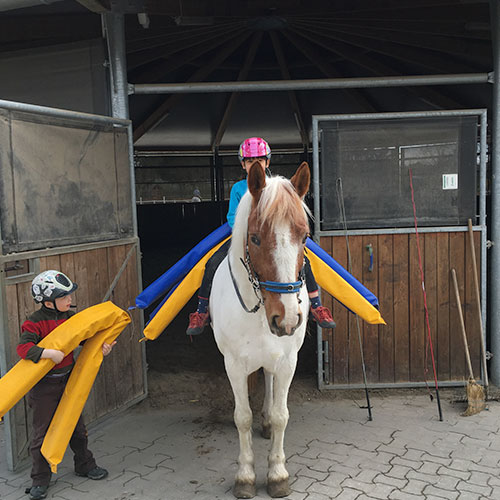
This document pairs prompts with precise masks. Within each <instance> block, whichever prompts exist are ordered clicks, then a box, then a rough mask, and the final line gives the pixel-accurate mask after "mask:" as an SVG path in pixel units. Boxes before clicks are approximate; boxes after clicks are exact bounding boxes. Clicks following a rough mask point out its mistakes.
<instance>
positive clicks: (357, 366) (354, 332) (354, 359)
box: [349, 236, 365, 384]
mask: <svg viewBox="0 0 500 500" xmlns="http://www.w3.org/2000/svg"><path fill="white" fill-rule="evenodd" d="M349 248H350V253H351V266H352V267H351V269H352V272H351V274H352V275H353V276H354V277H355V278H357V279H358V280H360V281H362V277H363V238H362V236H350V237H349ZM363 327H364V325H363V321H362V320H360V319H359V318H358V317H357V316H356V315H355V314H353V313H351V312H349V382H350V383H351V384H358V383H362V382H363V371H362V365H361V355H360V345H359V344H360V340H361V344H362V345H361V348H362V349H363V352H364V351H365V348H364V345H363V344H364V340H363V334H364V331H363V330H364V328H363Z"/></svg>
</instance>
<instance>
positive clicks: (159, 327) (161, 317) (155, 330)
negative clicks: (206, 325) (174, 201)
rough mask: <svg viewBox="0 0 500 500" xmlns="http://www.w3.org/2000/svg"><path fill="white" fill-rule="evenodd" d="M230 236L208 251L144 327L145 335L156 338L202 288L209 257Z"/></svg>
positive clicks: (151, 338)
mask: <svg viewBox="0 0 500 500" xmlns="http://www.w3.org/2000/svg"><path fill="white" fill-rule="evenodd" d="M230 237H231V236H228V237H227V238H226V239H225V240H223V241H221V242H220V243H219V244H217V245H215V246H214V247H213V248H212V249H211V250H210V251H209V252H207V253H206V254H205V255H204V256H203V257H202V258H201V259H200V260H199V261H198V262H197V264H196V265H195V266H194V267H193V269H191V271H189V273H188V274H187V275H186V277H185V278H184V279H183V280H182V281H181V283H180V284H179V286H178V287H177V288H176V289H175V290H174V291H173V292H172V295H171V296H170V297H169V298H168V300H167V301H166V302H165V303H164V304H163V306H162V307H161V308H160V310H159V311H158V312H157V313H156V314H155V316H154V317H153V318H152V319H151V321H150V322H149V323H148V324H147V325H146V328H144V336H145V337H146V338H147V339H148V340H155V339H156V338H157V337H158V336H159V335H160V334H161V332H163V330H165V328H166V327H167V326H168V325H169V324H170V322H171V321H172V320H173V319H174V318H175V317H176V316H177V313H178V312H179V311H180V310H181V309H182V308H183V307H184V306H185V305H186V303H187V301H188V300H189V299H190V298H191V297H192V296H193V294H194V293H195V292H196V290H198V288H200V285H201V281H202V280H203V273H204V272H205V265H206V263H207V261H208V259H209V258H210V257H212V255H213V254H214V253H215V252H216V251H217V250H218V249H219V248H220V247H221V246H222V245H224V243H225V242H226V241H227V240H228V239H229V238H230Z"/></svg>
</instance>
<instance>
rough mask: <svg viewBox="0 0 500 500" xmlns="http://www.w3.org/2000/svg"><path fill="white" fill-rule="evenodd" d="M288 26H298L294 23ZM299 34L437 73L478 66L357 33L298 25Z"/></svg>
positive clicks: (470, 69) (473, 69)
mask: <svg viewBox="0 0 500 500" xmlns="http://www.w3.org/2000/svg"><path fill="white" fill-rule="evenodd" d="M290 28H298V27H296V26H295V25H293V26H291V27H290ZM297 32H298V33H300V35H301V36H303V37H306V38H310V37H314V43H317V44H318V45H321V46H323V47H324V48H326V49H327V50H329V47H330V43H331V42H327V41H322V42H321V41H320V40H319V38H318V35H319V36H323V37H325V38H328V39H330V40H332V39H333V40H337V41H338V42H341V43H345V44H346V45H352V46H355V47H359V48H362V49H364V50H367V51H369V52H375V53H378V54H382V55H384V56H388V57H391V58H393V59H396V60H399V61H402V62H404V63H408V62H410V63H413V64H416V65H418V66H421V67H422V68H427V69H430V70H432V71H435V72H437V73H450V74H451V73H462V72H464V71H465V72H470V73H474V72H475V71H477V70H478V69H479V66H471V65H467V64H465V63H464V64H462V63H461V64H458V63H455V62H453V61H452V60H449V59H447V58H443V57H440V56H439V55H438V54H437V53H436V52H433V51H430V50H419V49H417V48H414V47H409V46H403V45H398V44H394V43H390V42H384V41H381V40H367V39H366V38H363V37H361V36H357V35H352V34H351V35H346V34H343V33H335V34H332V33H329V34H327V35H325V34H324V33H322V32H321V31H318V30H315V29H314V28H311V27H309V28H305V27H300V29H299V30H298V31H297Z"/></svg>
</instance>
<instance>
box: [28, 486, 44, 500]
mask: <svg viewBox="0 0 500 500" xmlns="http://www.w3.org/2000/svg"><path fill="white" fill-rule="evenodd" d="M48 489H49V487H48V486H32V487H31V489H30V499H31V500H41V499H42V498H45V497H46V496H47V490H48Z"/></svg>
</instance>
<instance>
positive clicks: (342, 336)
mask: <svg viewBox="0 0 500 500" xmlns="http://www.w3.org/2000/svg"><path fill="white" fill-rule="evenodd" d="M332 257H333V258H334V259H335V260H336V261H337V262H338V263H339V264H341V265H342V266H343V267H344V268H345V269H347V268H348V264H347V244H346V240H345V237H344V236H338V237H336V238H332ZM332 314H333V317H334V319H335V322H336V323H337V327H336V328H335V333H334V338H333V376H332V382H333V383H335V384H348V383H349V363H350V358H349V316H350V313H349V311H348V310H347V309H346V308H345V307H344V306H343V305H342V304H341V303H340V302H338V301H336V300H334V301H333V302H332Z"/></svg>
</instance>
